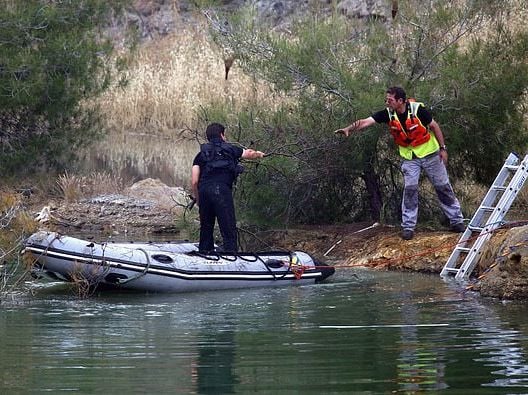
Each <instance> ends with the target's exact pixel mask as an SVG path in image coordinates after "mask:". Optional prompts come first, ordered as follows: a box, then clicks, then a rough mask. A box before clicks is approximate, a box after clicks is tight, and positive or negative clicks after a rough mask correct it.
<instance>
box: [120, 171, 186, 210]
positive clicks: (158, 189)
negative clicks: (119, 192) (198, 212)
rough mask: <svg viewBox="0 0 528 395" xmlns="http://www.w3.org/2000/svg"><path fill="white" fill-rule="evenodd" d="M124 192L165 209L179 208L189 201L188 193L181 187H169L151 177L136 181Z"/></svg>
mask: <svg viewBox="0 0 528 395" xmlns="http://www.w3.org/2000/svg"><path fill="white" fill-rule="evenodd" d="M125 193H126V194H127V195H128V196H130V197H134V198H137V199H142V200H148V201H151V202H152V203H153V204H155V205H157V206H158V207H160V208H163V209H166V210H178V209H179V210H181V209H182V208H183V207H185V206H186V205H187V203H188V202H189V198H188V196H189V194H188V193H187V192H185V190H184V189H183V188H180V187H169V186H167V185H165V184H164V183H162V182H161V181H160V180H158V179H152V178H147V179H145V180H142V181H138V182H136V183H135V184H134V185H132V186H131V187H130V188H128V189H126V190H125Z"/></svg>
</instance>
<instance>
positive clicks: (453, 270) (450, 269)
mask: <svg viewBox="0 0 528 395" xmlns="http://www.w3.org/2000/svg"><path fill="white" fill-rule="evenodd" d="M444 270H445V271H446V272H453V273H458V271H459V270H460V269H457V268H456V267H445V268H444Z"/></svg>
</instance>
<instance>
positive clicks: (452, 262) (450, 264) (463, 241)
mask: <svg viewBox="0 0 528 395" xmlns="http://www.w3.org/2000/svg"><path fill="white" fill-rule="evenodd" d="M471 237H472V232H471V230H470V229H469V228H466V230H465V231H464V233H463V234H462V236H461V237H460V239H459V240H458V243H457V246H456V247H455V248H454V249H453V251H451V255H449V258H448V259H447V262H446V264H445V265H444V267H443V268H442V271H441V272H440V275H441V276H442V277H444V276H446V275H448V274H450V273H452V272H453V270H449V269H455V267H456V264H457V262H458V260H459V257H460V254H461V253H462V252H463V251H462V248H465V247H466V246H467V244H468V243H469V242H470V241H471ZM457 270H458V269H457Z"/></svg>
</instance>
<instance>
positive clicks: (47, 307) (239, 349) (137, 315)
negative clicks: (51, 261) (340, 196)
mask: <svg viewBox="0 0 528 395" xmlns="http://www.w3.org/2000/svg"><path fill="white" fill-rule="evenodd" d="M40 284H41V283H40ZM0 308H1V310H0V328H1V336H0V339H1V340H0V355H1V358H0V391H1V393H2V394H10V393H52V394H57V393H65V392H67V393H98V394H103V393H104V394H107V393H108V394H109V393H112V394H115V393H123V394H124V393H127V394H128V393H157V394H180V393H181V394H228V393H265V394H266V393H267V394H294V393H299V394H304V393H317V394H323V393H324V394H334V393H364V394H378V393H420V392H434V393H437V392H442V393H444V392H445V393H452V394H459V393H464V394H466V393H475V394H501V393H505V394H506V393H528V364H527V361H526V359H525V358H526V348H527V346H528V343H527V340H528V337H527V335H528V314H526V313H527V306H526V305H525V304H522V303H506V304H504V303H501V302H499V301H494V300H484V299H482V298H480V297H478V296H475V295H473V294H469V293H465V292H463V291H462V290H460V289H459V288H457V287H454V286H452V285H450V284H446V283H445V282H443V281H442V280H441V279H440V278H439V277H438V276H427V275H418V274H410V273H378V272H369V271H364V270H358V271H353V270H352V269H342V270H338V272H337V273H336V275H335V276H334V277H333V278H331V280H330V281H328V282H326V283H323V284H319V285H313V286H303V287H292V288H283V289H250V290H236V291H220V292H208V293H206V292H204V293H196V294H172V295H146V294H137V293H135V294H131V293H102V294H95V295H93V296H91V297H90V298H88V299H78V298H77V297H76V296H74V295H73V293H72V292H71V291H70V290H68V289H66V288H65V287H64V286H62V285H48V286H44V287H42V286H39V287H37V288H35V292H34V295H32V296H29V295H19V296H17V297H15V298H12V299H9V300H6V301H4V302H3V304H2V305H0Z"/></svg>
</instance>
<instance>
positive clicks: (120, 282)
mask: <svg viewBox="0 0 528 395" xmlns="http://www.w3.org/2000/svg"><path fill="white" fill-rule="evenodd" d="M136 250H138V251H141V252H142V253H143V254H145V257H146V258H147V264H146V265H145V269H144V270H143V271H142V272H141V273H139V274H138V275H136V276H134V277H131V278H127V279H122V278H117V284H118V285H122V284H126V283H129V282H130V281H133V280H137V279H138V278H140V277H143V276H144V275H145V274H147V272H148V269H149V267H150V257H149V255H148V253H147V251H145V250H144V249H143V248H136Z"/></svg>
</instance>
